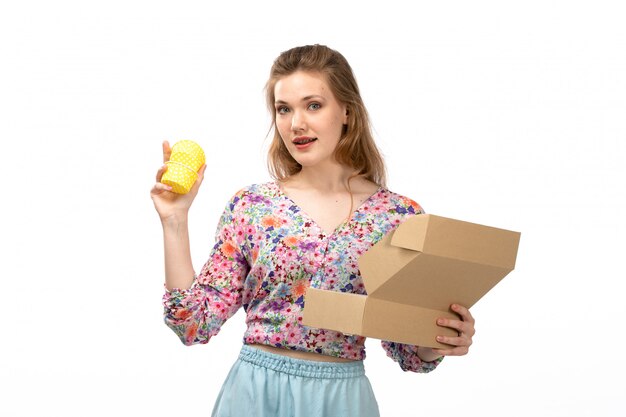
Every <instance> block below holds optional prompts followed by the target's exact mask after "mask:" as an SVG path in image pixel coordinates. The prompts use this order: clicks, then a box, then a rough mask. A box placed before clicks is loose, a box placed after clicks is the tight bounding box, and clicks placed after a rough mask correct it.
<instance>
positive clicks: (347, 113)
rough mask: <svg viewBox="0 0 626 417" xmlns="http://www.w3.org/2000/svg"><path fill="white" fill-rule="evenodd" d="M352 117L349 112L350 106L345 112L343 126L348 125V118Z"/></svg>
mask: <svg viewBox="0 0 626 417" xmlns="http://www.w3.org/2000/svg"><path fill="white" fill-rule="evenodd" d="M349 115H350V111H349V110H348V106H346V107H345V112H344V116H343V124H344V125H347V124H348V116H349Z"/></svg>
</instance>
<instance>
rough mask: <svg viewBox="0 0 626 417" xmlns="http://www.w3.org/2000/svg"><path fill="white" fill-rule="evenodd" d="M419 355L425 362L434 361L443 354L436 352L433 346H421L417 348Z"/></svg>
mask: <svg viewBox="0 0 626 417" xmlns="http://www.w3.org/2000/svg"><path fill="white" fill-rule="evenodd" d="M417 357H418V358H420V359H421V360H422V361H423V362H432V361H434V360H437V359H439V358H440V357H441V355H439V354H437V353H435V352H434V351H433V349H432V348H429V347H423V346H419V347H418V348H417Z"/></svg>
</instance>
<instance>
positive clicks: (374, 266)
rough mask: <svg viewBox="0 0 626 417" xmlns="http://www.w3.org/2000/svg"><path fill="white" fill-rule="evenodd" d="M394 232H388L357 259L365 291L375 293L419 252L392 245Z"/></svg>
mask: <svg viewBox="0 0 626 417" xmlns="http://www.w3.org/2000/svg"><path fill="white" fill-rule="evenodd" d="M392 236H393V233H387V235H385V236H384V237H383V238H382V239H381V240H380V241H378V243H376V245H374V246H373V247H371V248H370V249H369V250H368V251H367V252H365V253H364V254H363V255H361V256H360V257H359V259H358V260H357V262H358V264H359V271H360V272H361V276H362V277H363V284H364V285H365V291H367V293H368V294H374V293H375V292H376V291H377V290H378V288H380V287H381V286H382V285H384V284H385V283H386V282H387V280H389V279H390V278H391V277H393V276H395V275H396V274H397V273H398V272H399V271H400V270H402V269H403V268H404V267H405V266H406V265H407V264H409V263H410V262H411V261H412V260H413V258H415V256H416V255H417V253H418V252H415V251H412V250H402V249H398V248H394V247H392V246H391V238H392Z"/></svg>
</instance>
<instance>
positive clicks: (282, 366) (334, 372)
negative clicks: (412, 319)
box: [239, 345, 365, 379]
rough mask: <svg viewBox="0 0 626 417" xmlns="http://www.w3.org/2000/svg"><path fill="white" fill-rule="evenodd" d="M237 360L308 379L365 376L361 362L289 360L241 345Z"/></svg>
mask: <svg viewBox="0 0 626 417" xmlns="http://www.w3.org/2000/svg"><path fill="white" fill-rule="evenodd" d="M239 360H241V361H244V362H249V363H251V364H254V365H258V366H261V367H264V368H268V369H272V370H274V371H277V372H283V373H286V374H290V375H295V376H303V377H310V378H331V379H338V378H355V377H359V376H363V375H365V367H364V366H363V361H354V362H318V361H309V360H305V359H297V358H291V357H289V356H284V355H279V354H277V353H271V352H266V351H264V350H260V349H256V348H253V347H250V346H248V345H243V347H242V348H241V353H239Z"/></svg>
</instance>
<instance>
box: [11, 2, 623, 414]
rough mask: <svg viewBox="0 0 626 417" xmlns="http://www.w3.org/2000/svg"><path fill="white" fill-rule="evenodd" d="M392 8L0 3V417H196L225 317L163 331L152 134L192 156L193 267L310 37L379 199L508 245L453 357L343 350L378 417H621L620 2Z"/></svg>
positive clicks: (228, 347) (237, 331)
mask: <svg viewBox="0 0 626 417" xmlns="http://www.w3.org/2000/svg"><path fill="white" fill-rule="evenodd" d="M412 4H413V5H412V6H411V8H410V9H407V6H406V5H405V3H404V2H394V1H390V2H385V3H383V4H381V3H380V2H371V3H368V2H365V1H362V2H338V1H334V2H330V1H325V0H320V1H318V2H314V3H300V2H288V3H284V2H283V3H280V2H278V3H261V2H252V1H247V2H246V1H233V2H206V1H205V2H200V1H189V2H178V3H175V2H165V1H152V2H147V1H140V2H139V1H137V2H133V1H109V2H99V3H93V2H85V1H82V2H80V1H66V0H61V1H57V2H44V1H22V2H13V3H10V4H5V3H3V5H2V6H0V62H1V65H0V72H1V76H0V140H1V142H2V146H1V148H0V152H1V153H2V157H1V159H2V162H1V163H0V173H1V174H2V188H3V192H2V193H1V197H0V198H1V204H0V214H1V217H0V218H1V219H2V232H1V234H0V239H1V244H2V251H1V253H2V261H1V263H0V279H1V285H2V287H1V288H2V289H1V294H2V297H1V298H2V304H1V305H2V311H3V313H4V320H3V332H2V335H1V336H0V337H1V338H2V343H1V346H2V354H1V355H0V382H1V384H2V388H1V390H2V391H1V392H2V394H1V397H2V400H1V401H0V415H2V416H7V417H8V416H15V417H17V416H43V415H50V416H60V415H63V416H110V415H116V416H131V415H150V416H172V415H198V416H202V415H207V416H208V415H210V411H211V408H212V406H213V401H214V399H215V396H216V395H217V393H218V391H219V388H220V386H221V383H222V381H223V380H224V378H225V376H226V373H227V372H228V369H229V368H230V366H231V365H232V363H233V362H234V360H235V359H236V357H237V354H238V352H239V349H240V346H241V338H242V335H243V331H244V323H243V320H244V315H243V312H242V311H240V312H239V313H237V314H236V315H235V316H234V317H233V318H232V319H231V320H230V321H229V322H227V324H226V325H225V326H224V327H223V329H222V332H221V333H220V335H218V336H217V337H215V338H214V339H212V340H211V342H210V343H209V344H208V345H202V346H194V347H185V346H183V345H182V344H181V343H180V342H179V341H178V339H177V338H176V336H175V335H174V334H173V333H172V332H171V331H170V330H168V329H167V328H166V327H165V325H164V324H163V323H162V316H161V315H162V307H161V304H160V298H161V295H162V292H163V255H162V240H161V230H160V224H159V221H158V217H157V215H156V212H155V211H154V208H153V206H152V202H151V200H150V198H149V195H148V192H149V189H150V187H151V186H152V183H153V181H154V176H155V173H156V169H157V168H158V167H159V165H160V163H161V154H160V143H161V141H162V140H164V139H168V140H170V141H171V142H174V141H176V140H179V139H193V140H195V141H197V142H199V143H200V144H201V145H202V146H203V147H204V149H205V151H206V153H207V164H208V167H209V168H208V170H207V174H206V179H205V182H204V184H203V186H202V188H201V190H200V194H199V195H198V198H197V200H196V202H195V203H194V206H193V207H192V211H191V215H190V222H191V243H192V255H193V260H194V266H195V268H196V270H199V268H200V267H201V266H202V264H203V263H204V261H205V260H206V257H207V255H208V252H209V249H210V247H211V246H212V244H213V234H214V229H215V226H216V224H217V220H218V217H219V215H220V214H221V211H222V209H223V207H224V204H225V203H226V201H227V200H228V198H229V197H230V196H231V195H232V194H233V193H234V192H235V191H237V190H238V189H240V188H241V187H243V186H245V185H248V184H250V183H255V182H262V181H266V180H268V179H269V176H268V174H267V172H266V167H265V151H266V147H267V144H268V141H269V139H266V133H267V131H268V126H269V116H268V114H267V111H266V109H265V107H264V99H263V85H264V83H265V81H266V77H267V75H268V72H269V67H270V65H271V63H272V61H273V60H274V58H275V57H276V56H277V55H278V54H279V53H280V52H281V51H283V50H286V49H288V48H291V47H293V46H297V45H302V44H311V43H322V44H327V45H329V46H331V47H333V48H335V49H337V50H339V51H340V52H342V53H343V54H344V55H345V56H346V58H347V59H348V60H349V61H350V63H351V65H352V67H353V69H354V71H355V73H356V76H357V79H358V81H359V84H360V86H361V89H362V93H363V97H364V100H365V103H366V105H367V106H368V109H369V111H370V114H371V117H372V121H373V124H374V129H375V134H376V138H377V141H378V143H379V145H380V147H381V149H382V150H383V152H384V154H385V157H386V161H387V163H388V168H389V178H390V181H389V187H390V189H392V190H393V191H396V192H399V193H402V194H405V195H408V196H410V197H412V198H414V199H415V200H417V201H418V202H419V203H420V204H422V205H423V206H424V208H425V209H426V211H428V212H430V213H434V214H439V215H443V216H449V217H455V218H459V219H463V220H467V221H472V222H477V223H483V224H488V225H492V226H497V227H502V228H507V229H511V230H517V231H520V232H522V239H521V244H520V249H519V256H518V262H517V268H516V270H515V271H513V272H512V273H511V274H510V275H509V276H508V277H506V278H505V279H504V280H503V281H502V282H501V283H500V284H498V286H496V287H495V288H494V289H493V290H492V291H491V292H490V293H488V294H487V296H485V297H484V298H483V299H482V300H480V301H479V302H478V304H477V305H476V306H475V307H474V308H473V309H472V312H473V314H474V316H475V317H476V321H477V334H476V337H475V344H474V346H472V349H471V351H470V354H469V355H467V356H465V357H461V358H447V359H446V360H445V361H444V363H443V364H442V365H441V366H440V367H439V368H438V369H437V370H436V371H435V372H433V373H430V374H427V375H418V374H411V373H404V372H402V371H401V370H400V368H399V367H398V366H397V365H396V364H394V363H393V362H392V361H391V360H390V359H388V358H387V357H386V356H385V354H384V351H383V350H382V349H381V348H380V346H379V343H378V341H377V340H373V339H370V340H368V341H367V347H368V359H367V360H366V369H367V373H368V376H369V377H370V380H371V382H372V385H373V387H374V390H375V392H376V394H377V398H378V402H379V404H380V409H381V413H382V415H383V416H391V415H394V416H417V415H424V416H426V415H431V416H433V415H437V416H439V417H444V416H455V417H456V416H459V415H463V416H481V417H488V416H500V415H507V416H528V415H533V416H623V415H625V414H626V406H625V405H624V402H623V400H620V399H619V392H621V390H622V389H623V386H622V388H620V384H618V383H615V382H613V381H615V380H621V377H622V376H623V375H624V373H625V372H626V359H625V358H624V354H623V347H624V344H625V343H626V336H624V331H623V330H622V327H621V323H623V318H624V317H625V315H626V307H625V306H624V301H623V300H624V295H623V294H624V291H623V288H624V286H623V284H622V280H623V279H624V270H623V258H622V257H623V256H624V255H623V253H622V252H623V250H624V243H623V239H624V235H625V234H626V220H625V219H624V215H623V213H624V211H625V210H626V196H625V192H624V181H623V178H624V175H625V174H626V168H625V167H624V161H625V159H626V152H625V145H624V141H625V139H626V123H625V122H624V120H625V117H624V116H625V115H626V78H625V76H624V74H626V52H625V51H626V26H625V25H624V24H623V21H624V15H625V13H624V9H621V8H620V2H619V1H597V2H594V3H592V2H582V1H526V2H502V1H482V0H479V1H474V2H463V1H448V2H421V1H418V2H413V3H412Z"/></svg>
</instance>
